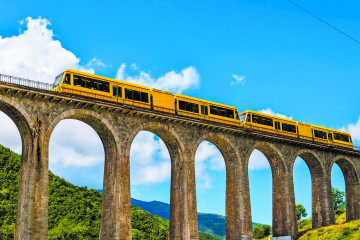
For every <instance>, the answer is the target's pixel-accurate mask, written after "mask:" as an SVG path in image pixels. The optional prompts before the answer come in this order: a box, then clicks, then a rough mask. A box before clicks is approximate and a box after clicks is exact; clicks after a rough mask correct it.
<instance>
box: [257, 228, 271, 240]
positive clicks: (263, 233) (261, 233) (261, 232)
mask: <svg viewBox="0 0 360 240" xmlns="http://www.w3.org/2000/svg"><path fill="white" fill-rule="evenodd" d="M270 232H271V228H270V226H269V225H256V226H255V227H254V231H253V233H254V238H255V239H262V238H264V237H267V236H269V235H270Z"/></svg>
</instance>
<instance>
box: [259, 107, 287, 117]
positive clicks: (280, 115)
mask: <svg viewBox="0 0 360 240" xmlns="http://www.w3.org/2000/svg"><path fill="white" fill-rule="evenodd" d="M258 112H261V113H266V114H270V115H273V116H277V117H282V118H288V119H293V117H288V116H286V115H283V114H280V113H275V112H274V111H273V110H271V108H266V109H262V110H258Z"/></svg>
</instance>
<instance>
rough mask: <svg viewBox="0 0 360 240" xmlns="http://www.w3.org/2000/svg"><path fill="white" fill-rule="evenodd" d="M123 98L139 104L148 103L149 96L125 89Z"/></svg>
mask: <svg viewBox="0 0 360 240" xmlns="http://www.w3.org/2000/svg"><path fill="white" fill-rule="evenodd" d="M125 98H126V99H131V100H135V101H140V102H146V103H148V102H149V94H148V93H145V92H140V91H136V90H132V89H127V88H125Z"/></svg>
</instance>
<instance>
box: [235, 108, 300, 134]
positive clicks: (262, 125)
mask: <svg viewBox="0 0 360 240" xmlns="http://www.w3.org/2000/svg"><path fill="white" fill-rule="evenodd" d="M239 118H240V123H241V126H243V127H245V128H251V129H256V130H260V131H265V132H271V133H276V134H281V135H287V136H292V137H298V128H297V122H296V121H294V120H291V119H287V118H281V117H276V116H273V115H269V114H265V113H259V112H255V111H250V110H248V111H245V112H242V113H240V114H239Z"/></svg>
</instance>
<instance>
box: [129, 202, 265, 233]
mask: <svg viewBox="0 0 360 240" xmlns="http://www.w3.org/2000/svg"><path fill="white" fill-rule="evenodd" d="M131 204H133V205H135V206H137V207H140V208H142V209H144V210H146V211H148V212H150V213H152V214H155V215H157V216H160V217H162V218H165V219H169V209H170V205H169V204H167V203H163V202H159V201H151V202H145V201H141V200H136V199H134V198H132V199H131ZM198 224H199V231H202V232H205V233H209V234H211V235H213V236H216V237H218V238H220V239H223V238H224V237H225V217H224V216H222V215H218V214H211V213H198ZM252 225H253V228H254V227H255V226H256V225H259V223H252Z"/></svg>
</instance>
